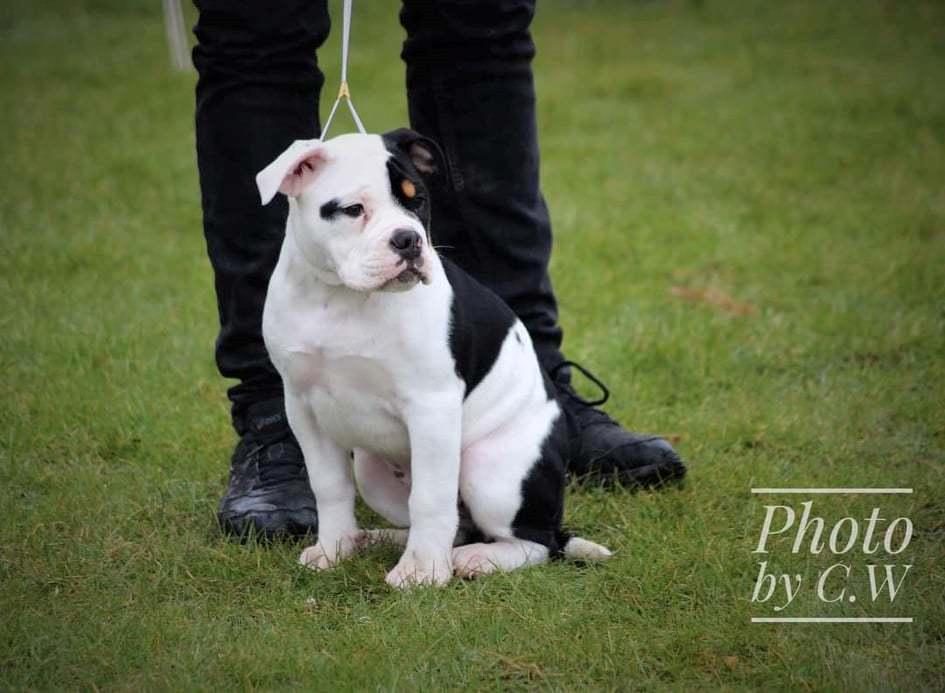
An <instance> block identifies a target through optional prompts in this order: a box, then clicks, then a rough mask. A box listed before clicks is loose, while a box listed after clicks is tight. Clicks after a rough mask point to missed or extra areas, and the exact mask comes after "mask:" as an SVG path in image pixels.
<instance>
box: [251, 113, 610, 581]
mask: <svg viewBox="0 0 945 693" xmlns="http://www.w3.org/2000/svg"><path fill="white" fill-rule="evenodd" d="M442 170H443V161H442V155H441V154H440V152H439V149H438V148H437V146H436V145H435V144H434V143H433V142H432V141H430V140H428V139H426V138H424V137H422V136H421V135H419V134H417V133H416V132H413V131H411V130H406V129H401V130H396V131H394V132H390V133H388V134H385V135H383V136H380V135H358V134H352V135H342V136H340V137H336V138H334V139H332V140H329V141H327V142H320V141H318V140H305V141H302V140H300V141H297V142H295V143H294V144H292V146H290V147H289V148H288V149H287V150H286V151H285V152H283V153H282V154H281V155H280V156H279V157H278V158H277V159H276V160H275V161H273V162H272V163H271V164H270V165H269V166H267V167H266V168H265V169H263V170H262V171H261V172H260V173H259V174H258V175H257V177H256V182H257V184H258V187H259V193H260V196H261V198H262V202H263V204H268V203H269V202H270V201H271V200H272V198H273V197H274V196H275V195H276V193H277V192H281V193H284V194H285V195H286V196H288V198H289V216H288V221H287V224H286V233H285V241H284V243H283V245H282V250H281V253H280V255H279V261H278V264H277V265H276V268H275V270H274V272H273V274H272V279H271V281H270V283H269V293H268V295H267V299H266V305H265V310H264V314H263V336H264V338H265V342H266V347H267V349H268V350H269V354H270V356H271V359H272V362H273V364H275V366H276V368H277V369H278V371H279V373H280V374H281V376H282V380H283V383H284V386H285V403H286V413H287V415H288V419H289V424H290V426H291V427H292V430H293V432H294V433H295V436H296V438H297V439H298V441H299V444H300V445H301V447H302V452H303V454H304V457H305V463H306V467H307V469H308V476H309V479H310V481H311V484H312V490H313V492H314V494H315V499H316V502H317V505H318V515H319V532H318V542H317V543H316V544H315V545H314V546H310V547H308V548H307V549H305V550H304V551H303V552H302V555H301V558H300V561H301V563H302V564H304V565H306V566H308V567H310V568H313V569H315V570H322V569H326V568H330V567H332V566H335V565H336V564H337V563H338V562H339V561H341V560H343V559H344V558H346V557H347V556H349V555H351V554H352V553H353V552H354V551H356V550H357V549H358V548H359V547H360V546H363V545H364V544H366V543H369V542H371V541H373V540H391V541H395V542H399V543H401V544H403V545H405V549H404V552H403V555H402V556H401V558H400V561H399V562H398V563H397V565H396V566H395V567H394V568H393V570H391V571H390V573H389V574H388V575H387V582H388V583H389V584H391V585H393V586H394V587H399V588H404V587H409V586H411V585H419V584H431V585H442V584H445V583H446V582H447V581H448V580H449V579H450V578H451V576H452V575H453V574H454V573H455V574H456V575H459V576H462V577H472V576H477V575H482V574H485V573H491V572H493V571H496V570H501V571H510V570H515V569H516V568H519V567H522V566H526V565H533V564H537V563H542V562H544V561H546V560H548V558H549V557H552V556H556V555H561V554H564V555H566V556H569V557H573V558H579V559H584V560H587V559H591V560H593V559H603V558H606V557H608V556H610V552H609V551H608V550H607V549H606V548H604V547H603V546H599V545H597V544H594V543H592V542H590V541H587V540H584V539H580V538H577V537H571V536H569V535H567V534H566V533H565V532H564V531H563V530H562V528H561V517H562V512H563V501H564V485H565V459H564V458H565V455H566V449H567V434H566V423H565V418H564V414H563V413H562V410H561V408H560V407H559V405H558V402H557V401H556V399H555V395H554V388H553V386H552V385H551V382H550V380H549V378H548V376H547V375H546V374H545V373H544V372H543V370H542V369H541V367H540V366H539V364H538V359H537V357H536V355H535V351H534V349H533V347H532V342H531V339H530V338H529V335H528V332H527V331H526V329H525V327H524V326H523V325H522V323H521V322H520V321H519V320H518V319H517V318H516V317H515V315H514V314H513V313H512V311H511V310H510V309H509V307H508V306H507V305H506V304H505V303H504V302H503V301H502V300H501V299H500V298H499V297H498V296H496V295H495V294H493V293H492V292H491V291H489V290H488V289H486V288H485V287H483V286H482V285H480V284H479V283H477V282H476V281H475V280H474V279H472V278H471V277H470V276H469V275H467V274H466V273H465V272H464V271H463V270H461V269H460V268H458V267H457V266H456V265H454V264H453V263H451V262H450V261H448V260H447V259H446V258H442V257H440V256H439V255H438V254H437V253H436V251H435V250H434V248H433V246H432V244H431V241H430V199H429V193H428V188H427V185H426V182H427V180H429V177H430V176H435V175H437V174H438V173H440V172H442ZM356 487H357V489H358V490H359V491H360V493H361V496H362V498H363V499H364V501H365V502H366V503H367V504H368V505H369V506H370V507H371V508H373V509H374V510H375V511H376V512H377V513H378V514H379V515H381V516H382V517H384V518H385V519H387V520H388V521H389V522H390V523H391V524H392V525H394V526H395V527H398V528H403V529H400V530H396V529H395V530H362V529H359V527H358V525H357V522H356V521H355V516H354V501H355V488H356ZM407 528H409V530H408V529H407Z"/></svg>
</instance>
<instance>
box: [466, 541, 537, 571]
mask: <svg viewBox="0 0 945 693" xmlns="http://www.w3.org/2000/svg"><path fill="white" fill-rule="evenodd" d="M548 554H549V552H548V547H547V546H544V545H542V544H537V543H535V542H534V541H528V540H526V539H516V538H515V537H512V538H507V539H497V540H496V541H494V542H492V543H491V544H466V546H457V547H456V548H455V549H453V568H454V570H455V571H456V575H458V576H459V577H464V578H471V577H477V576H479V575H488V574H489V573H494V572H495V571H501V572H505V573H507V572H509V571H512V570H515V569H516V568H521V567H523V566H527V565H537V564H539V563H544V562H545V561H547V560H548Z"/></svg>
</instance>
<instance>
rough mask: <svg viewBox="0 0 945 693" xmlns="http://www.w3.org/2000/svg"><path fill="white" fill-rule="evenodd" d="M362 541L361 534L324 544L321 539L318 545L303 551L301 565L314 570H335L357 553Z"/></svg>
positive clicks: (300, 558)
mask: <svg viewBox="0 0 945 693" xmlns="http://www.w3.org/2000/svg"><path fill="white" fill-rule="evenodd" d="M360 540H361V535H360V533H359V534H356V535H353V536H350V537H342V538H340V539H337V540H335V541H326V542H322V540H321V538H319V541H318V543H317V544H315V545H314V546H309V547H308V548H307V549H305V550H304V551H302V555H300V556H299V563H301V564H302V565H304V566H305V567H306V568H311V569H312V570H327V569H328V568H334V567H335V566H336V565H338V563H339V562H340V561H343V560H344V559H346V558H347V557H348V556H350V555H351V554H352V553H354V552H355V550H356V549H357V548H358V546H359V545H360V543H361V541H360Z"/></svg>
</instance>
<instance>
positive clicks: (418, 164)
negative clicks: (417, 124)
mask: <svg viewBox="0 0 945 693" xmlns="http://www.w3.org/2000/svg"><path fill="white" fill-rule="evenodd" d="M384 144H385V146H386V147H387V148H388V149H389V150H390V151H395V150H400V151H402V152H403V153H404V154H406V155H407V158H409V159H410V161H411V162H412V163H413V165H414V167H415V168H416V169H417V171H419V172H420V174H421V175H424V176H430V175H433V174H435V173H438V172H440V171H443V170H444V168H445V166H444V164H445V161H446V159H445V157H444V156H443V151H442V150H441V149H440V147H439V145H438V144H437V143H436V142H434V141H433V140H431V139H430V138H429V137H424V136H423V135H421V134H420V133H419V132H416V131H414V130H411V129H409V128H400V129H398V130H391V131H390V132H388V133H386V134H385V135H384Z"/></svg>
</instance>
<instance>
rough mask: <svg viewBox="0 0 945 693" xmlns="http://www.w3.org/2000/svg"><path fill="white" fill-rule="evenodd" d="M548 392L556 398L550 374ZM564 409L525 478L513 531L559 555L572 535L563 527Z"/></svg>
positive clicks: (565, 431)
mask: <svg viewBox="0 0 945 693" xmlns="http://www.w3.org/2000/svg"><path fill="white" fill-rule="evenodd" d="M542 375H544V378H545V393H546V394H547V395H548V398H549V399H555V387H554V385H553V384H552V382H551V378H549V377H548V374H547V373H545V372H544V370H542ZM566 416H567V415H566V414H565V412H564V409H562V410H561V412H560V413H559V414H558V418H556V419H555V421H554V423H553V424H552V426H551V430H550V431H549V432H548V435H547V436H546V437H545V439H544V440H543V441H542V443H541V452H540V453H539V457H538V460H536V461H535V464H534V466H533V467H532V468H531V469H530V470H529V472H528V475H527V476H526V477H525V478H524V479H523V480H522V505H521V507H519V509H518V512H517V513H516V514H515V518H514V519H513V520H512V533H513V534H514V535H515V536H516V537H518V538H519V539H525V540H527V541H533V542H535V543H537V544H543V545H544V546H547V547H548V550H549V551H550V553H551V556H552V558H557V557H560V556H561V555H562V553H563V551H564V546H565V544H567V543H568V541H569V540H570V539H571V535H570V534H568V533H567V532H566V531H564V530H563V529H562V528H561V521H562V519H563V517H564V487H565V482H566V477H565V469H566V467H567V451H568V446H569V442H568V441H569V431H568V423H567V419H566Z"/></svg>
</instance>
